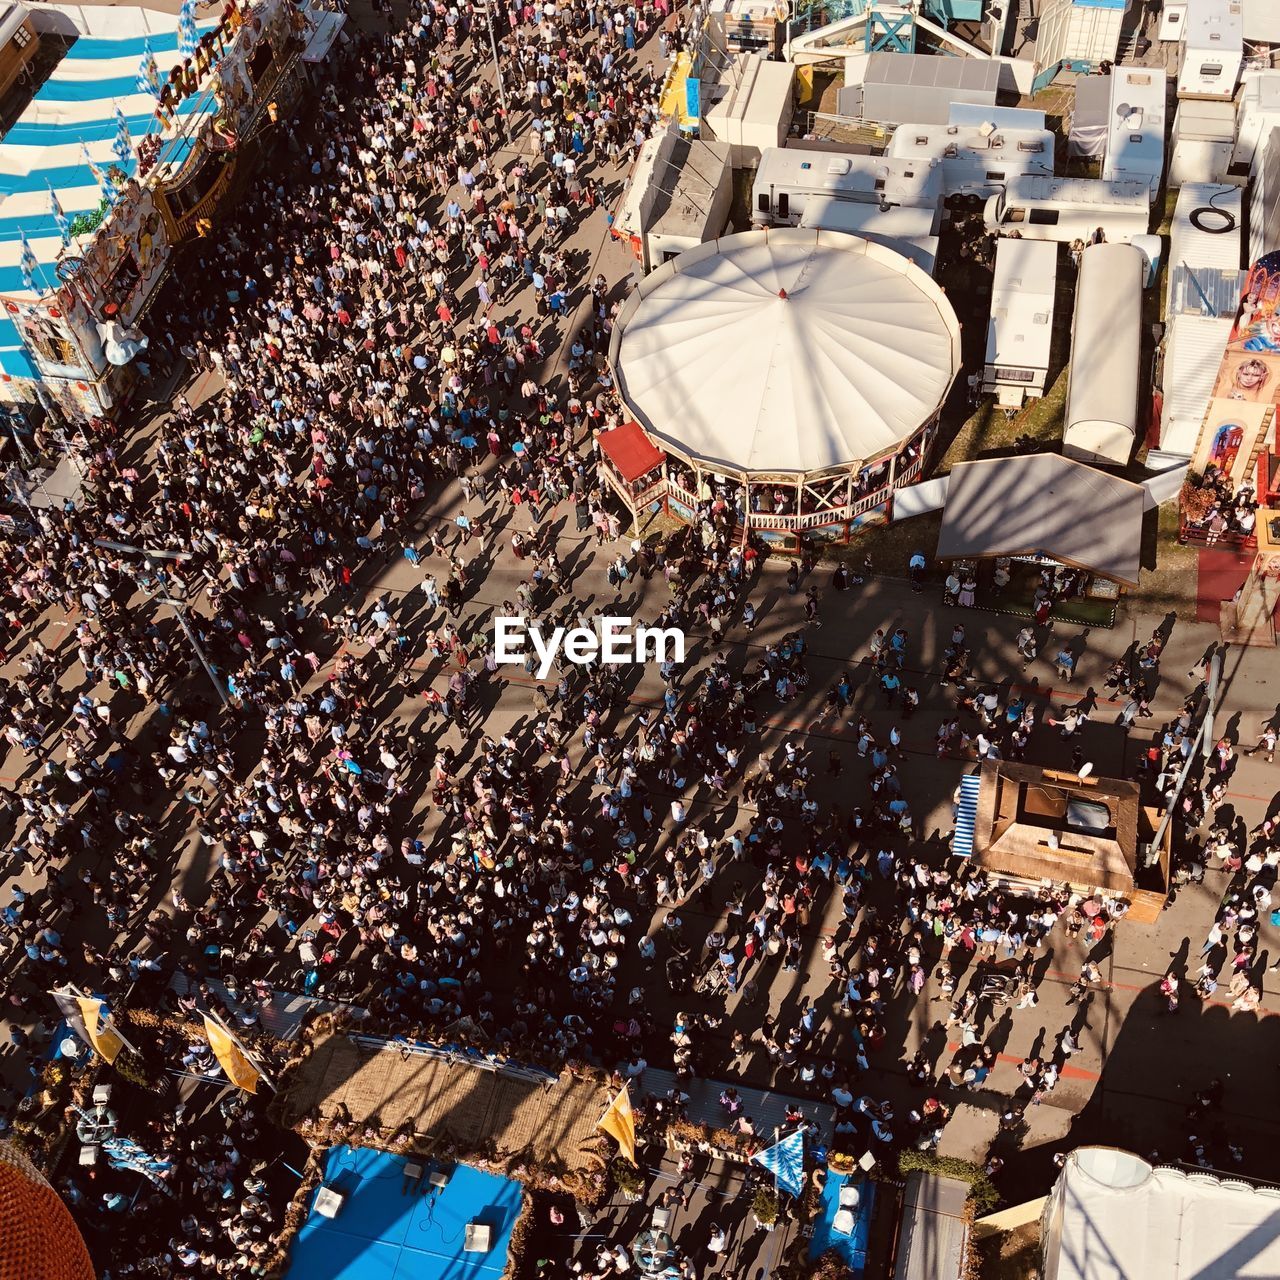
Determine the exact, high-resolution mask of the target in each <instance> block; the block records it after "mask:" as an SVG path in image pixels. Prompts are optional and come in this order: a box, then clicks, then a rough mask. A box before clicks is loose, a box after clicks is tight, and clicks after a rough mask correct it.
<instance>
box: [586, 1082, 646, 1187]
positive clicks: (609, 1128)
mask: <svg viewBox="0 0 1280 1280" xmlns="http://www.w3.org/2000/svg"><path fill="white" fill-rule="evenodd" d="M596 1128H597V1129H603V1130H604V1131H605V1133H607V1134H608V1135H609V1136H610V1137H611V1138H612V1139H613V1140H614V1141H615V1142H616V1143H617V1144H618V1152H619V1154H620V1155H624V1156H626V1158H627V1159H628V1160H630V1161H631V1163H632V1164H635V1163H636V1118H635V1116H634V1115H632V1114H631V1093H630V1086H629V1085H625V1084H624V1085H623V1086H622V1092H621V1093H620V1094H618V1096H617V1097H616V1098H614V1100H613V1101H612V1102H611V1103H609V1109H608V1110H607V1111H606V1112H605V1113H604V1115H603V1116H601V1117H600V1123H599V1124H598V1125H596ZM637 1167H639V1166H637Z"/></svg>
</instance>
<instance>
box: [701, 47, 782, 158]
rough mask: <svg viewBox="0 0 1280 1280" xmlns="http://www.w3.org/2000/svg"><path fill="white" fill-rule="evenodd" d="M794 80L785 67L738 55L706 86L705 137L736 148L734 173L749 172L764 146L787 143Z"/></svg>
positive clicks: (754, 56)
mask: <svg viewBox="0 0 1280 1280" xmlns="http://www.w3.org/2000/svg"><path fill="white" fill-rule="evenodd" d="M794 75H795V73H794V71H793V69H792V67H791V66H790V64H788V63H786V62H770V61H768V60H767V59H765V58H761V57H758V56H756V55H754V54H736V55H734V57H733V58H732V60H731V61H730V63H729V65H728V66H727V68H726V69H725V70H724V71H723V72H722V73H721V79H720V80H718V81H717V82H716V83H715V84H706V83H704V85H703V94H704V103H703V109H702V129H701V134H702V136H703V137H704V138H706V139H707V140H708V141H710V142H727V143H728V144H729V145H730V146H731V147H732V148H733V152H732V155H733V167H734V168H735V169H749V168H750V167H751V166H752V165H753V164H756V163H757V162H758V161H759V159H760V154H761V152H763V151H764V150H765V148H766V147H780V146H782V144H783V143H784V142H785V141H786V139H787V130H788V129H789V128H790V126H791V115H792V111H793V109H794V104H793V96H794V86H793V81H794Z"/></svg>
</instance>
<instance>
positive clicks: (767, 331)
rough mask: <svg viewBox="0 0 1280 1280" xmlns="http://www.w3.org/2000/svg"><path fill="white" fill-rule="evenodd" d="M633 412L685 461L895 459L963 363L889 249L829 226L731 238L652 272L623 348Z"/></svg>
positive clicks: (811, 464) (907, 265) (771, 467)
mask: <svg viewBox="0 0 1280 1280" xmlns="http://www.w3.org/2000/svg"><path fill="white" fill-rule="evenodd" d="M610 358H611V361H612V364H613V367H614V370H615V373H616V376H617V380H618V388H619V390H620V392H621V394H622V397H623V400H624V401H625V402H626V404H627V405H628V407H629V408H630V410H631V412H632V413H633V414H634V415H635V417H636V418H637V420H638V421H639V422H640V424H641V425H642V426H643V427H644V428H645V430H646V431H648V432H649V433H650V434H651V435H652V436H654V437H655V438H657V439H658V440H659V441H661V442H662V443H664V444H665V445H667V446H668V447H670V449H671V450H672V452H674V453H676V454H677V455H679V456H683V457H685V458H688V459H691V460H697V461H700V462H702V463H704V464H707V465H710V466H712V467H713V468H715V469H717V470H723V471H727V472H732V473H738V474H741V473H746V472H754V473H757V474H759V473H770V474H795V475H799V474H803V473H806V472H815V471H821V470H824V469H831V468H837V467H844V466H848V465H850V464H857V463H858V462H861V461H866V460H869V459H874V458H879V457H882V456H884V455H886V454H889V453H892V452H893V451H894V450H895V449H896V448H897V446H899V445H900V444H902V443H903V442H905V441H906V440H908V439H909V438H910V437H911V436H913V435H914V434H915V433H916V432H917V431H919V430H920V428H921V427H923V426H924V425H926V424H927V423H929V422H930V421H932V419H933V418H934V417H935V415H936V414H937V412H938V410H939V408H940V407H941V405H942V402H943V400H944V399H945V398H946V395H947V392H948V391H949V389H950V387H951V383H952V381H953V379H954V378H955V375H956V372H957V370H958V369H959V367H960V326H959V324H958V322H957V320H956V317H955V312H954V311H953V310H952V309H951V304H950V303H949V302H948V301H947V299H946V297H945V295H944V294H943V293H942V290H941V289H939V288H938V286H937V285H936V284H935V283H934V282H933V280H931V279H930V278H929V277H928V276H927V275H925V273H924V272H923V271H921V270H920V269H919V267H917V266H915V265H914V264H912V263H911V262H909V261H908V260H907V259H906V258H904V257H902V256H901V255H900V254H897V253H894V252H893V251H892V250H890V249H886V248H885V247H883V246H882V245H877V244H870V243H868V242H867V241H865V240H862V239H860V238H858V237H856V236H851V235H843V234H840V233H837V232H830V231H815V230H801V229H793V228H774V229H771V230H767V231H750V232H744V233H742V234H740V235H733V236H726V237H723V238H721V239H720V240H718V241H713V242H711V243H708V244H705V245H701V246H699V247H698V248H696V249H691V250H689V251H688V252H687V253H683V254H681V255H680V256H679V257H678V258H675V259H673V260H672V261H671V262H668V263H667V264H666V265H665V266H663V267H661V268H659V269H658V270H657V271H655V272H654V273H653V274H652V275H650V276H648V277H646V278H645V279H644V280H643V281H641V282H640V284H639V285H638V286H637V288H636V291H635V292H634V293H633V294H632V295H631V297H630V298H628V300H627V302H626V304H625V305H624V306H623V308H622V311H621V313H620V315H619V317H618V322H617V324H616V325H615V328H614V335H613V340H612V343H611V346H610Z"/></svg>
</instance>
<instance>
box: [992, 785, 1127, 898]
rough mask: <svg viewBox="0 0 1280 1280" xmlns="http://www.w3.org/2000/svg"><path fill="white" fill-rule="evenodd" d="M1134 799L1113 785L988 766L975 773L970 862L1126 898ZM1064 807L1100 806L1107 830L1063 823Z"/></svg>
mask: <svg viewBox="0 0 1280 1280" xmlns="http://www.w3.org/2000/svg"><path fill="white" fill-rule="evenodd" d="M1140 797H1141V792H1140V790H1139V788H1138V787H1137V785H1136V784H1135V783H1132V782H1124V781H1121V780H1120V779H1118V778H1092V777H1091V778H1088V779H1086V780H1085V781H1083V782H1082V781H1080V779H1079V778H1078V777H1077V776H1076V775H1075V774H1074V773H1058V772H1055V771H1053V770H1050V769H1039V768H1036V767H1035V766H1034V765H1026V764H1017V763H1013V762H1010V761H1006V760H988V761H986V762H984V764H983V766H982V785H981V789H980V790H979V792H978V816H977V822H976V825H975V829H974V835H973V857H974V859H975V861H976V862H977V864H978V865H979V866H980V867H983V868H984V869H985V870H988V871H994V872H997V873H1003V874H1005V875H1009V876H1016V877H1017V878H1019V879H1023V880H1065V881H1067V882H1068V883H1069V884H1072V885H1075V886H1078V887H1080V888H1085V889H1105V890H1107V891H1108V892H1112V893H1126V892H1128V891H1130V890H1132V889H1133V887H1134V872H1135V869H1136V867H1137V857H1138V816H1139V810H1140V804H1139V801H1140ZM1071 800H1082V801H1089V802H1092V803H1094V804H1101V805H1105V806H1106V808H1107V810H1108V812H1109V815H1110V824H1109V826H1108V828H1107V830H1106V831H1105V832H1102V833H1097V832H1091V831H1087V830H1084V829H1083V828H1081V827H1079V826H1075V825H1072V824H1070V823H1069V822H1068V819H1067V805H1068V801H1071ZM1054 838H1056V842H1057V847H1056V848H1055V847H1054V845H1053V843H1052V840H1053V839H1054Z"/></svg>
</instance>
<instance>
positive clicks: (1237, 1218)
mask: <svg viewBox="0 0 1280 1280" xmlns="http://www.w3.org/2000/svg"><path fill="white" fill-rule="evenodd" d="M1042 1227H1043V1248H1044V1277H1045V1280H1263V1278H1264V1277H1267V1278H1268V1280H1270V1278H1272V1277H1275V1276H1277V1275H1280V1190H1278V1189H1277V1188H1274V1187H1259V1188H1255V1187H1253V1186H1251V1185H1250V1184H1249V1183H1247V1182H1244V1181H1242V1180H1239V1179H1233V1178H1216V1177H1214V1176H1213V1175H1212V1174H1208V1173H1184V1172H1183V1171H1182V1170H1180V1169H1169V1168H1153V1167H1152V1166H1151V1165H1149V1164H1148V1163H1147V1162H1146V1161H1145V1160H1143V1159H1141V1158H1140V1157H1138V1156H1135V1155H1131V1154H1130V1153H1129V1152H1127V1151H1120V1150H1118V1149H1116V1148H1114V1147H1080V1148H1078V1149H1077V1150H1076V1151H1073V1152H1072V1153H1071V1155H1069V1156H1068V1157H1067V1163H1066V1165H1065V1167H1064V1168H1063V1170H1062V1173H1061V1175H1060V1176H1059V1178H1058V1181H1057V1183H1056V1185H1055V1186H1054V1189H1053V1194H1052V1195H1051V1196H1050V1197H1049V1203H1048V1204H1047V1205H1046V1206H1045V1211H1044V1218H1043V1222H1042Z"/></svg>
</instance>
